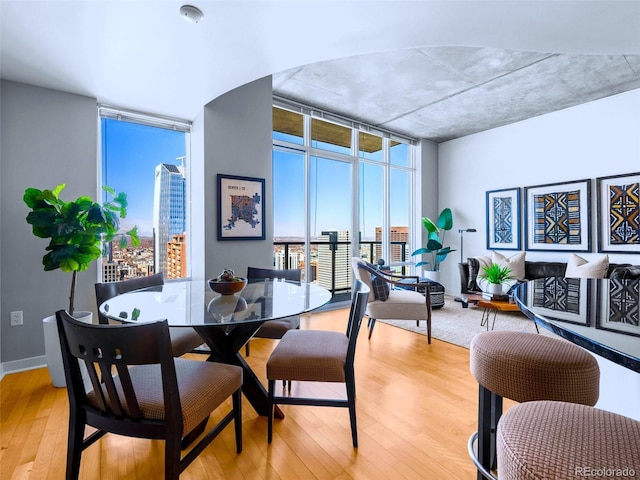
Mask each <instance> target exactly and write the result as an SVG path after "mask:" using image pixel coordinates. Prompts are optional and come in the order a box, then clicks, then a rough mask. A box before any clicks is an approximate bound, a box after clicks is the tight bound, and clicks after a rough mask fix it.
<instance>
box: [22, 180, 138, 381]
mask: <svg viewBox="0 0 640 480" xmlns="http://www.w3.org/2000/svg"><path fill="white" fill-rule="evenodd" d="M65 186H66V185H65V184H61V185H58V186H57V187H56V188H54V189H53V190H39V189H37V188H27V189H26V190H25V192H24V197H23V200H24V203H26V204H27V206H28V207H29V208H30V209H31V211H30V212H29V214H28V215H27V223H28V224H29V225H31V226H32V230H33V234H34V235H35V236H36V237H39V238H48V239H49V245H48V246H47V247H46V251H47V253H46V254H45V255H44V257H43V258H42V264H43V265H44V270H45V271H50V270H56V269H58V268H59V269H60V270H62V271H63V272H70V273H71V288H70V292H69V306H68V309H67V311H68V313H69V315H74V313H75V307H74V303H75V302H74V301H75V291H76V276H77V274H78V272H82V271H84V270H86V269H88V268H89V266H90V265H91V262H93V261H94V260H97V259H98V258H100V257H101V256H102V249H103V246H106V243H107V242H110V241H112V240H113V239H115V238H116V237H119V242H120V246H121V247H126V245H127V243H128V239H129V238H130V239H131V243H132V245H133V246H138V245H139V244H140V239H139V238H138V231H137V227H133V228H132V229H131V230H129V231H127V232H124V233H120V232H119V228H120V218H125V217H126V215H127V196H126V194H124V193H118V194H116V192H115V191H114V190H113V189H112V188H110V187H107V186H105V187H103V190H104V191H105V192H106V193H107V194H108V195H109V196H111V197H112V198H111V200H108V201H106V202H104V203H103V204H102V205H101V204H99V203H97V202H94V201H93V200H92V199H91V198H89V197H86V196H81V197H79V198H77V199H76V200H74V201H70V202H65V201H64V200H62V199H61V198H60V192H62V190H64V188H65ZM53 318H54V319H53V320H50V319H51V317H48V318H47V319H45V320H44V321H45V329H47V328H48V327H47V324H48V323H50V324H51V326H52V327H53V334H52V335H54V338H53V339H51V338H50V337H51V335H47V334H45V350H46V351H47V352H46V353H47V363H48V364H49V372H50V373H51V376H52V379H53V380H54V385H56V384H59V383H60V380H59V379H60V371H59V369H62V358H61V355H60V345H59V343H57V342H58V336H57V329H56V326H55V325H56V324H55V316H54V317H53ZM48 319H49V321H48ZM48 337H49V338H48ZM58 359H59V362H60V363H59V369H58V368H57V362H58ZM52 370H55V373H54V372H53V371H52ZM54 377H55V378H54ZM56 386H64V372H62V385H56Z"/></svg>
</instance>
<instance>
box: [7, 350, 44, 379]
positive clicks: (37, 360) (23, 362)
mask: <svg viewBox="0 0 640 480" xmlns="http://www.w3.org/2000/svg"><path fill="white" fill-rule="evenodd" d="M46 366H47V357H45V356H44V355H41V356H39V357H31V358H21V359H20V360H12V361H10V362H2V363H0V380H1V379H3V378H4V376H5V375H7V374H9V373H18V372H23V371H25V370H34V369H36V368H42V367H46Z"/></svg>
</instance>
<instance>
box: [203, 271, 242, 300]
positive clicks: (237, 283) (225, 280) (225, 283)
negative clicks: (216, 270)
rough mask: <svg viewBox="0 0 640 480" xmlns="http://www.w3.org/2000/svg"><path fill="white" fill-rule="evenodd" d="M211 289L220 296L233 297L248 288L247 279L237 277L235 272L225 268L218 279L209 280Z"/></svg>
mask: <svg viewBox="0 0 640 480" xmlns="http://www.w3.org/2000/svg"><path fill="white" fill-rule="evenodd" d="M208 282H209V288H210V289H211V290H213V291H214V292H216V293H219V294H220V295H233V294H235V293H238V292H240V291H242V289H243V288H244V287H246V286H247V279H246V278H243V277H236V275H235V274H234V273H233V270H230V269H228V268H225V269H224V270H223V271H222V273H221V274H220V275H218V276H217V277H216V278H210V279H209V280H208Z"/></svg>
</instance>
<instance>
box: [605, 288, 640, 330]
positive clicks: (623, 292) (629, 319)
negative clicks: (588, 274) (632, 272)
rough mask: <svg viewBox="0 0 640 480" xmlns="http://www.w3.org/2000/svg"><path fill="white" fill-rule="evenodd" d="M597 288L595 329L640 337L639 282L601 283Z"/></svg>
mask: <svg viewBox="0 0 640 480" xmlns="http://www.w3.org/2000/svg"><path fill="white" fill-rule="evenodd" d="M599 287H600V288H601V289H603V290H604V291H602V292H600V294H599V295H598V301H599V302H600V304H599V309H600V310H599V312H600V313H599V315H597V316H596V328H598V329H600V330H609V331H611V332H616V333H624V334H626V335H633V336H636V337H640V318H639V317H638V305H639V303H640V280H609V281H602V282H600V283H599Z"/></svg>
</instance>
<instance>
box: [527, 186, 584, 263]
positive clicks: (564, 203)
mask: <svg viewBox="0 0 640 480" xmlns="http://www.w3.org/2000/svg"><path fill="white" fill-rule="evenodd" d="M524 196H525V217H526V221H525V237H526V246H525V249H526V250H545V251H555V252H590V251H591V214H590V213H591V211H590V210H591V180H589V179H587V180H576V181H575V182H570V183H552V184H548V185H536V186H533V187H524Z"/></svg>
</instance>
